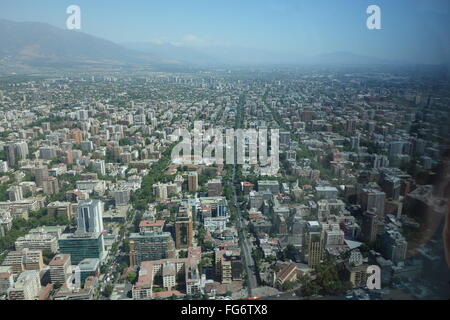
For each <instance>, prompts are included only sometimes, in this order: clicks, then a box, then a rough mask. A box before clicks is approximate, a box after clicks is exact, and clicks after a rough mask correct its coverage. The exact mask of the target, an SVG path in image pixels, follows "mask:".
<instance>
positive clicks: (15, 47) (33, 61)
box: [0, 19, 178, 68]
mask: <svg viewBox="0 0 450 320" xmlns="http://www.w3.org/2000/svg"><path fill="white" fill-rule="evenodd" d="M0 43H1V45H0V66H2V65H3V67H5V64H9V65H10V64H11V63H12V64H16V65H17V66H22V67H23V66H28V67H37V68H39V67H55V68H63V67H64V65H67V66H72V67H74V66H76V65H83V66H86V65H101V64H107V65H128V64H148V65H162V64H177V63H178V62H177V61H173V60H169V59H164V58H161V57H157V56H154V55H152V54H149V53H141V52H138V51H135V50H130V49H127V48H124V47H122V46H120V45H118V44H116V43H114V42H111V41H108V40H104V39H101V38H98V37H94V36H91V35H88V34H86V33H83V32H79V31H73V30H64V29H60V28H57V27H54V26H51V25H49V24H46V23H40V22H13V21H8V20H4V19H2V20H0Z"/></svg>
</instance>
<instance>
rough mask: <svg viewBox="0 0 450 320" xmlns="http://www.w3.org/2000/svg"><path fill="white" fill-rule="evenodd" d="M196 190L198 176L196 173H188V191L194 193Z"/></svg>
mask: <svg viewBox="0 0 450 320" xmlns="http://www.w3.org/2000/svg"><path fill="white" fill-rule="evenodd" d="M197 189H198V174H197V171H193V172H189V176H188V191H195V190H197Z"/></svg>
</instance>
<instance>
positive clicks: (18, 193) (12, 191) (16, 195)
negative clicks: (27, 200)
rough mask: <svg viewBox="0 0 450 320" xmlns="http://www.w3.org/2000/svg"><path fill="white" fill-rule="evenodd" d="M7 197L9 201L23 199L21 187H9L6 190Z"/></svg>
mask: <svg viewBox="0 0 450 320" xmlns="http://www.w3.org/2000/svg"><path fill="white" fill-rule="evenodd" d="M7 191H8V197H9V200H10V201H19V200H22V199H23V194H22V187H20V186H11V187H9V188H8V190H7Z"/></svg>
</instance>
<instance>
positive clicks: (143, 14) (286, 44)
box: [0, 0, 450, 63]
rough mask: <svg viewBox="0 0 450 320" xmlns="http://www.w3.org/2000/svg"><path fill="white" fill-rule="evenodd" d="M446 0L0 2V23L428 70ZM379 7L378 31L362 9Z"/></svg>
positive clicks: (444, 24)
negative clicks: (367, 59)
mask: <svg viewBox="0 0 450 320" xmlns="http://www.w3.org/2000/svg"><path fill="white" fill-rule="evenodd" d="M449 3H450V1H448V0H371V1H366V0H308V1H306V0H128V1H116V0H71V1H65V0H0V18H5V19H10V20H15V21H40V22H47V23H50V24H52V25H54V26H57V27H61V28H64V27H65V22H66V19H67V16H68V15H67V14H66V8H67V7H68V6H69V5H71V4H74V5H78V6H80V8H81V19H82V20H81V21H82V22H81V23H82V26H81V27H82V30H81V31H83V32H86V33H89V34H92V35H96V36H100V37H103V38H106V39H109V40H112V41H115V42H134V41H153V42H157V41H159V42H169V43H172V44H176V45H185V46H239V47H248V48H253V49H260V50H271V51H275V52H283V53H296V54H303V55H315V54H321V53H329V52H336V51H348V52H352V53H356V54H363V55H369V56H375V57H379V58H389V59H396V60H402V59H405V60H409V61H414V62H425V63H436V62H442V61H448V59H449V58H448V57H449V55H450V50H449V47H450V15H449ZM372 4H375V5H378V6H380V8H381V26H382V30H368V29H367V27H366V20H367V17H368V14H367V13H366V9H367V7H368V6H369V5H372Z"/></svg>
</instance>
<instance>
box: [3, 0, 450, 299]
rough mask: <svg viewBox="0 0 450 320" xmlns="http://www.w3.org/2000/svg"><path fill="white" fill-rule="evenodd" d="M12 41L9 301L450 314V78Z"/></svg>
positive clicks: (341, 65) (7, 137) (383, 66)
mask: <svg viewBox="0 0 450 320" xmlns="http://www.w3.org/2000/svg"><path fill="white" fill-rule="evenodd" d="M80 2H81V1H80ZM66 7H67V6H66ZM366 7H367V6H366ZM81 8H82V10H83V7H82V6H81ZM5 12H7V11H5ZM81 12H82V15H83V13H84V11H81ZM62 14H63V17H67V15H65V16H64V14H65V11H64V10H63V12H62ZM361 14H362V17H363V18H365V17H366V16H367V14H366V12H365V8H364V10H363V12H362V13H361ZM0 15H1V13H0ZM5 16H6V15H5ZM447 16H448V11H447ZM363 20H364V21H363V27H364V28H365V19H363ZM62 22H64V23H65V20H64V19H62ZM81 26H83V24H81ZM0 30H1V31H0V40H2V41H0V42H2V43H3V44H0V111H1V113H0V300H215V301H217V300H297V301H298V300H446V299H448V297H449V285H448V281H449V279H450V278H449V275H450V272H449V268H450V261H449V260H450V254H448V250H450V247H448V243H449V242H448V240H445V239H444V237H445V236H446V235H447V237H448V233H449V232H450V230H448V228H449V227H448V226H449V223H450V222H449V221H448V219H447V218H446V217H447V214H448V210H449V199H450V143H449V142H450V139H449V138H450V130H449V129H450V122H449V118H450V108H449V106H450V85H449V84H450V83H449V75H450V73H449V71H448V70H449V69H448V67H449V66H450V65H447V66H442V65H437V64H431V63H430V64H427V63H424V64H419V63H411V64H406V63H405V64H397V63H382V62H380V60H377V62H376V63H375V64H373V65H372V64H368V63H364V62H361V61H362V60H364V59H365V58H363V57H362V56H360V55H356V54H355V55H350V54H346V53H340V54H334V55H330V56H327V59H325V58H324V56H321V58H320V59H319V58H317V59H318V60H317V61H319V60H320V61H319V62H316V60H314V62H312V60H311V61H310V62H308V63H305V64H297V63H294V62H293V61H289V63H287V64H286V65H284V64H281V63H280V64H275V63H270V64H269V63H267V64H265V63H263V62H259V61H258V62H257V63H255V64H250V63H249V64H248V65H244V64H243V63H241V62H240V63H237V64H235V65H233V64H225V63H224V64H221V63H219V62H217V61H215V62H208V65H200V64H196V63H193V62H192V63H189V62H186V61H187V60H188V59H187V58H186V59H187V60H186V61H183V62H182V63H173V62H171V61H169V60H174V59H176V57H175V56H177V57H178V55H186V57H187V55H188V53H186V52H187V49H186V48H184V49H183V50H185V51H182V52H181V51H180V52H178V53H177V54H173V55H172V56H171V57H170V58H169V57H168V56H166V59H162V58H164V57H156V56H152V57H151V58H150V57H149V56H147V55H146V54H147V53H145V52H144V51H139V52H140V53H139V54H137V52H138V50H139V49H137V48H125V47H123V48H122V47H119V45H116V44H113V43H111V44H109V43H106V40H102V39H98V38H96V37H91V36H90V35H86V34H82V33H79V31H73V30H63V29H62V28H57V27H54V26H50V25H48V26H47V25H42V24H41V23H36V24H34V23H32V22H14V21H10V20H9V18H8V19H5V20H0ZM5 30H6V31H5ZM24 30H26V31H24ZM82 30H83V29H82ZM448 31H449V30H447V35H448ZM367 32H377V30H371V31H367ZM25 33H26V34H27V35H29V36H30V38H33V39H34V40H30V39H28V38H27V37H26V36H24V34H25ZM79 34H81V35H82V36H81V35H80V36H78V35H79ZM72 36H73V37H74V38H70V37H72ZM52 37H53V39H54V42H53V41H51V44H48V43H47V41H49V40H48V39H50V38H52ZM83 37H84V38H83ZM41 38H42V39H41ZM5 39H6V40H5ZM13 39H19V40H17V41H13ZM64 39H69V40H67V41H68V42H67V43H75V42H72V41H78V40H76V39H79V41H80V42H79V44H80V45H83V46H85V47H83V48H85V49H74V51H77V50H78V52H77V53H76V54H77V55H78V56H77V57H76V58H74V57H73V56H69V55H68V54H67V53H66V52H65V50H69V51H70V50H71V49H70V48H66V45H67V43H65V42H64V41H65V40H64ZM3 40H4V41H3ZM33 41H35V42H33ZM36 43H37V44H36ZM77 43H78V42H77ZM447 44H448V43H447ZM52 46H54V47H52ZM116 46H117V47H116ZM2 47H3V48H2ZM58 47H59V48H58ZM89 47H90V48H93V50H88V48H89ZM178 48H181V47H178ZM119 49H120V50H119ZM121 50H122V51H121ZM161 50H162V49H161ZM180 50H181V49H180ZM196 50H200V49H198V48H197V49H196ZM91 51H95V52H94V53H91ZM61 52H62V53H61ZM447 52H448V51H447ZM158 54H160V55H161V54H162V51H160V52H159V53H158ZM190 54H192V55H193V54H194V53H193V52H191V53H190ZM60 55H61V56H60ZM195 55H196V57H197V58H198V59H200V60H201V59H202V56H201V55H200V54H198V55H197V53H195ZM80 57H82V58H80ZM248 58H249V59H250V57H248ZM205 59H206V58H205ZM255 59H259V58H258V57H256V56H255ZM447 59H448V57H447ZM351 60H360V62H357V63H355V64H353V63H351V62H349V61H351ZM339 61H340V62H339ZM447 61H448V60H447ZM230 142H231V144H230ZM446 219H447V220H446ZM443 235H444V236H443ZM446 241H447V242H446ZM446 250H447V256H446ZM446 259H447V260H446ZM5 303H7V302H5Z"/></svg>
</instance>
